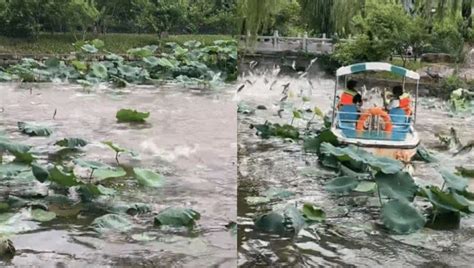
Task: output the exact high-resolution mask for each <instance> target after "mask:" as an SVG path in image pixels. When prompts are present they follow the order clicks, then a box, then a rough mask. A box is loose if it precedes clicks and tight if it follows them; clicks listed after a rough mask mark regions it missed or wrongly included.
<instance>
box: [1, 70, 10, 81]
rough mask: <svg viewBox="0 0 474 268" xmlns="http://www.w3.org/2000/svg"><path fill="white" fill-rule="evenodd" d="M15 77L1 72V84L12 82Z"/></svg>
mask: <svg viewBox="0 0 474 268" xmlns="http://www.w3.org/2000/svg"><path fill="white" fill-rule="evenodd" d="M12 79H13V77H12V76H11V75H10V74H8V73H5V72H2V71H0V82H5V81H11V80H12Z"/></svg>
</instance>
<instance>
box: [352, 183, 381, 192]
mask: <svg viewBox="0 0 474 268" xmlns="http://www.w3.org/2000/svg"><path fill="white" fill-rule="evenodd" d="M376 189H377V184H376V183H375V182H373V181H361V182H359V185H357V187H356V188H355V189H354V191H355V192H359V193H372V192H375V190H376Z"/></svg>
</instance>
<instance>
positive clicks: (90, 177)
mask: <svg viewBox="0 0 474 268" xmlns="http://www.w3.org/2000/svg"><path fill="white" fill-rule="evenodd" d="M94 171H95V168H93V169H92V171H91V175H89V183H91V182H92V175H94Z"/></svg>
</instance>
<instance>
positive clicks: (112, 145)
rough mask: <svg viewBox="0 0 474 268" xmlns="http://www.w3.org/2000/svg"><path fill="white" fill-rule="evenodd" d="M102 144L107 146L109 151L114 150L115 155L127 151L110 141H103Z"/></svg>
mask: <svg viewBox="0 0 474 268" xmlns="http://www.w3.org/2000/svg"><path fill="white" fill-rule="evenodd" d="M102 143H103V144H105V145H107V146H108V147H109V148H110V149H112V150H114V151H115V152H116V153H121V152H126V151H128V150H127V149H125V148H122V147H120V145H118V144H115V143H113V142H111V141H103V142H102Z"/></svg>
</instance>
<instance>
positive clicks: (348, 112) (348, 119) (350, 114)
mask: <svg viewBox="0 0 474 268" xmlns="http://www.w3.org/2000/svg"><path fill="white" fill-rule="evenodd" d="M338 114H339V126H340V127H341V128H347V127H349V128H352V129H355V125H356V123H357V119H358V118H359V112H358V111H357V107H356V106H355V105H343V106H341V107H340V108H339V113H338Z"/></svg>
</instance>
